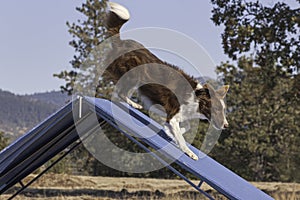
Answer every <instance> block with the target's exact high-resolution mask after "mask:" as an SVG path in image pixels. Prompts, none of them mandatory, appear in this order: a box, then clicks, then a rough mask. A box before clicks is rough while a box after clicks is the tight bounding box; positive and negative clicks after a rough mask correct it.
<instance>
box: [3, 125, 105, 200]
mask: <svg viewBox="0 0 300 200" xmlns="http://www.w3.org/2000/svg"><path fill="white" fill-rule="evenodd" d="M106 123H107V122H106V121H102V122H101V123H100V126H104V125H105V124H106ZM95 128H99V127H98V125H97V126H96V127H94V128H92V129H91V130H92V131H90V133H89V134H88V135H87V136H86V137H85V138H81V139H79V140H78V141H77V142H76V143H75V145H74V146H72V147H71V148H70V149H69V150H67V151H66V152H65V153H64V154H63V155H62V156H60V157H59V158H58V159H56V160H55V161H54V162H53V163H51V165H49V166H48V167H47V168H46V169H44V170H43V171H42V172H41V173H40V174H39V175H37V176H36V177H34V178H33V179H32V180H31V181H30V182H28V183H27V184H26V185H24V184H23V183H22V181H20V184H21V186H22V188H20V189H19V190H18V191H17V192H16V193H15V194H13V195H12V196H11V197H10V198H8V200H12V199H13V198H15V197H16V196H17V195H18V194H20V193H21V192H22V191H24V190H25V189H26V188H28V187H29V186H30V185H31V184H32V183H34V182H35V181H36V180H37V179H39V178H40V177H41V176H42V175H44V174H45V173H46V172H47V171H49V170H50V169H51V168H52V167H53V166H54V165H56V164H57V163H58V162H59V161H61V160H62V159H63V158H65V157H66V156H67V155H68V154H69V153H71V152H72V151H73V150H75V149H76V148H77V147H79V145H80V144H81V143H82V141H84V140H86V139H87V138H88V137H89V136H91V135H92V133H93V130H94V129H95Z"/></svg>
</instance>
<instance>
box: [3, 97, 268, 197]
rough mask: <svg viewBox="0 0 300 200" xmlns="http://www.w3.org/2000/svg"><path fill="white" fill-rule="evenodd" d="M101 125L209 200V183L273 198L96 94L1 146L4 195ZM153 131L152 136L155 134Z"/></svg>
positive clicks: (229, 192) (232, 192) (233, 193)
mask: <svg viewBox="0 0 300 200" xmlns="http://www.w3.org/2000/svg"><path fill="white" fill-rule="evenodd" d="M74 108H77V109H74ZM74 115H76V116H78V117H76V120H74ZM95 115H96V116H97V118H98V120H97V124H95V122H94V120H91V117H93V116H95ZM129 119H130V120H134V121H135V122H136V123H140V124H144V125H146V126H144V128H143V131H140V128H139V127H140V126H137V125H133V123H129V122H128V120H129ZM99 124H100V125H102V124H109V125H111V126H113V127H115V128H116V129H117V130H119V131H120V132H121V133H123V134H124V135H125V136H126V137H128V138H129V139H130V140H132V141H133V142H135V143H136V144H137V145H139V146H140V147H141V148H142V149H144V150H145V151H146V152H148V153H149V154H151V155H152V156H153V157H155V158H156V159H157V160H158V161H159V162H161V163H162V164H166V166H167V167H168V168H169V169H170V170H172V171H173V172H174V173H175V174H177V175H178V176H179V177H181V178H182V179H184V180H185V181H186V182H187V183H189V184H190V185H191V186H192V187H194V188H195V189H196V190H197V191H199V192H201V193H202V194H204V195H205V196H206V197H207V198H208V199H213V197H211V196H210V195H209V194H208V193H206V192H205V191H203V190H202V189H201V185H202V183H203V182H205V183H207V184H208V185H210V186H211V187H213V188H214V189H215V190H217V191H218V192H220V193H221V194H223V195H224V196H226V197H227V198H228V199H241V200H244V199H249V200H250V199H251V200H253V199H259V200H264V199H272V198H271V197H270V196H268V195H267V194H265V193H264V192H262V191H261V190H259V189H257V188H256V187H254V186H253V185H251V184H250V183H249V182H247V181H246V180H244V179H243V178H241V177H240V176H238V175H237V174H235V173H233V172H232V171H230V170H229V169H227V168H225V167H224V166H223V165H221V164H219V163H218V162H216V161H215V160H213V159H212V158H210V157H209V156H206V155H204V154H203V153H202V152H201V151H199V150H198V149H196V148H194V147H193V146H190V148H191V149H192V151H194V153H196V154H197V155H199V158H200V159H199V160H198V161H194V160H192V159H191V158H189V157H188V156H186V155H185V154H183V153H182V152H181V151H180V150H179V149H178V148H177V147H176V146H175V145H170V143H169V141H168V138H166V135H165V134H164V131H163V129H162V127H161V126H160V125H159V124H157V123H156V122H155V121H153V120H152V119H150V118H148V117H147V116H146V115H144V114H142V113H141V112H139V111H137V110H135V109H133V108H131V107H129V106H128V105H127V104H121V103H117V104H115V103H112V102H110V101H108V100H104V99H97V98H90V97H80V98H78V99H76V100H74V101H73V102H71V103H69V104H68V105H66V106H65V107H63V108H62V109H60V110H59V111H58V112H56V113H54V114H53V115H51V116H50V117H49V118H48V119H46V120H45V121H43V122H42V123H41V124H39V125H38V126H36V127H35V128H34V129H32V130H31V131H30V132H28V133H27V134H25V135H24V136H22V137H21V138H19V139H18V140H17V141H15V142H14V143H12V144H11V145H9V146H8V147H7V148H5V149H4V150H3V151H1V153H0V194H3V193H4V192H5V191H7V190H8V189H9V188H11V187H12V186H14V185H15V184H17V183H19V184H20V185H21V187H20V190H19V191H17V192H16V193H15V195H13V196H12V197H11V198H13V197H14V196H16V195H17V194H19V193H20V192H21V191H23V190H24V189H25V188H27V187H28V186H29V185H30V184H31V183H32V182H34V181H35V180H36V179H37V178H39V177H40V176H41V175H43V174H44V173H45V172H46V171H47V170H48V169H49V168H51V167H52V166H53V165H54V164H56V163H57V162H59V161H60V160H61V159H62V158H63V157H65V156H66V155H67V154H68V153H70V152H71V151H72V150H73V149H75V148H76V147H77V146H78V145H79V144H80V143H81V142H82V140H84V139H85V138H88V137H89V135H91V134H94V133H95V129H97V127H99ZM78 129H80V130H81V131H80V132H81V133H82V132H83V133H85V134H84V135H82V134H81V136H80V137H79V135H78V133H77V130H78ZM128 133H131V134H128ZM154 133H158V134H154ZM149 135H150V136H151V137H149ZM134 136H135V137H134ZM136 137H138V138H139V140H137V139H136ZM145 144H147V145H149V146H150V147H151V148H153V149H155V150H160V152H162V153H163V154H164V156H163V157H160V156H159V155H158V154H155V153H153V152H152V151H150V150H149V148H148V147H147V146H145ZM66 149H67V150H66ZM60 152H64V153H63V154H62V155H61V157H60V158H58V159H57V160H56V162H54V163H53V164H52V165H51V166H49V167H48V168H47V169H45V170H44V171H42V172H41V173H40V174H39V175H38V176H37V177H36V178H34V179H33V180H32V181H30V182H29V183H27V184H23V183H22V180H23V179H24V178H25V177H26V176H28V175H29V174H30V173H32V172H33V171H35V170H36V169H38V168H39V167H40V166H42V165H43V164H44V163H46V162H47V161H48V160H50V159H51V158H53V157H54V156H55V155H57V154H59V153H60ZM164 158H170V159H175V158H176V159H175V163H176V164H177V165H178V166H180V167H181V168H183V169H184V170H186V171H188V172H189V173H191V174H193V175H194V176H195V177H197V178H199V184H198V185H195V184H194V183H193V182H192V181H190V180H189V179H188V178H187V177H185V176H184V175H183V174H181V173H180V172H179V171H177V170H176V169H174V168H173V167H172V166H170V165H168V163H167V161H166V160H165V159H164Z"/></svg>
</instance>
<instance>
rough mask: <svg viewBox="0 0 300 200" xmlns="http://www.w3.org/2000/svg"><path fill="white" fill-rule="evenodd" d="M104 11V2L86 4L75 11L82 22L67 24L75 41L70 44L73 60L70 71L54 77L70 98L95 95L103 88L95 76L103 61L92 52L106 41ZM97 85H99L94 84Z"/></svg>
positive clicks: (94, 1)
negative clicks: (72, 95) (77, 95)
mask: <svg viewBox="0 0 300 200" xmlns="http://www.w3.org/2000/svg"><path fill="white" fill-rule="evenodd" d="M106 7H107V0H87V1H86V3H83V4H82V6H81V7H77V8H76V10H77V11H78V12H80V13H81V14H82V15H83V20H78V22H77V23H70V22H67V26H68V28H69V33H70V34H71V35H72V37H73V38H74V39H73V40H72V41H70V42H69V44H70V46H71V47H73V48H74V50H75V55H74V57H73V60H72V61H70V64H71V65H72V68H73V70H70V71H62V72H60V73H59V74H55V75H54V76H56V77H58V78H60V79H63V80H65V81H66V84H65V86H61V89H62V91H65V92H68V94H69V95H71V94H72V93H73V92H83V91H85V92H86V91H87V90H89V91H90V93H97V90H98V89H99V88H101V87H103V86H104V85H103V83H101V79H100V78H101V77H99V73H98V72H97V69H99V64H101V61H102V60H103V58H102V57H101V56H100V55H101V54H99V53H94V51H95V49H96V48H97V47H98V46H99V45H100V44H101V42H103V40H104V39H105V32H106V29H105V26H104V23H105V21H104V20H105V16H106ZM93 56H94V58H93V59H91V58H92V57H93ZM99 81H100V82H99ZM98 82H99V84H95V83H98ZM74 90H76V91H74ZM104 92H105V91H104ZM86 94H88V92H86Z"/></svg>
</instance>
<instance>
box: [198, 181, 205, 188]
mask: <svg viewBox="0 0 300 200" xmlns="http://www.w3.org/2000/svg"><path fill="white" fill-rule="evenodd" d="M203 182H204V181H203V180H201V181H200V183H199V184H198V188H200V187H201V185H202V183H203Z"/></svg>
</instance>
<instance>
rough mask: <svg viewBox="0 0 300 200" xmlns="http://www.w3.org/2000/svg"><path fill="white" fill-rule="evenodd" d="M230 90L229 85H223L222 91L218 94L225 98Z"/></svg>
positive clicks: (219, 90) (218, 91)
mask: <svg viewBox="0 0 300 200" xmlns="http://www.w3.org/2000/svg"><path fill="white" fill-rule="evenodd" d="M228 90H229V85H223V86H222V87H221V88H220V89H218V90H217V94H218V96H219V97H220V98H225V96H226V94H227V92H228Z"/></svg>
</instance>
